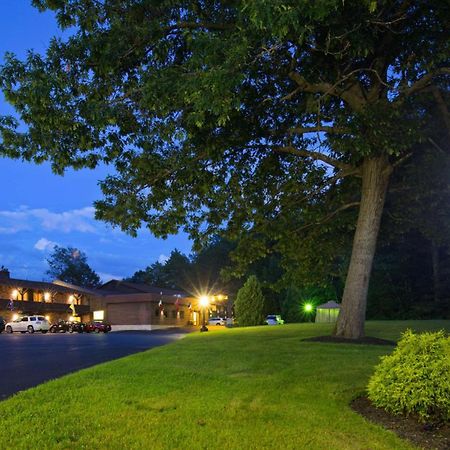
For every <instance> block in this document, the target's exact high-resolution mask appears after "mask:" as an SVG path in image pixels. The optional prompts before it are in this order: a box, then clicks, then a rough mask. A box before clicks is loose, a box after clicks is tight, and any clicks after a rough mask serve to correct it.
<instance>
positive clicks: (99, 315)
mask: <svg viewBox="0 0 450 450" xmlns="http://www.w3.org/2000/svg"><path fill="white" fill-rule="evenodd" d="M104 318H105V311H94V320H103V319H104Z"/></svg>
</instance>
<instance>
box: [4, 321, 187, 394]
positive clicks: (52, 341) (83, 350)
mask: <svg viewBox="0 0 450 450" xmlns="http://www.w3.org/2000/svg"><path fill="white" fill-rule="evenodd" d="M185 334H186V331H183V330H180V329H172V330H164V331H153V332H117V333H107V334H104V333H100V334H78V333H74V334H68V333H64V334H63V333H58V334H51V333H47V334H41V333H34V334H28V333H27V334H21V333H14V334H6V333H1V334H0V367H1V372H2V376H1V378H0V400H2V399H4V398H6V397H9V396H10V395H12V394H14V393H16V392H18V391H21V390H23V389H27V388H30V387H32V386H36V385H38V384H40V383H43V382H44V381H47V380H50V379H52V378H57V377H60V376H62V375H65V374H67V373H70V372H74V371H77V370H79V369H83V368H86V367H90V366H93V365H95V364H99V363H102V362H105V361H109V360H111V359H116V358H121V357H123V356H126V355H130V354H133V353H137V352H141V351H144V350H148V349H149V348H153V347H157V346H160V345H164V344H167V343H169V342H172V341H174V340H177V339H180V338H182V337H183V336H184V335H185Z"/></svg>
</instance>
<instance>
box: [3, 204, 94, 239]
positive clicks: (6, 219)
mask: <svg viewBox="0 0 450 450" xmlns="http://www.w3.org/2000/svg"><path fill="white" fill-rule="evenodd" d="M94 213H95V209H94V208H93V207H92V206H87V207H85V208H81V209H72V210H69V211H63V212H59V213H57V212H52V211H49V210H48V209H46V208H35V209H29V208H28V207H26V206H21V207H20V208H19V209H18V210H16V211H0V234H14V233H18V232H19V231H23V230H30V229H32V227H33V226H34V225H35V223H36V221H38V222H39V224H40V226H41V227H42V228H43V229H44V230H48V231H52V230H58V231H60V232H63V233H71V232H73V231H78V232H81V233H97V229H96V227H95V226H94V220H95V219H94Z"/></svg>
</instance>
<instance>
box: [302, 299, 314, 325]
mask: <svg viewBox="0 0 450 450" xmlns="http://www.w3.org/2000/svg"><path fill="white" fill-rule="evenodd" d="M313 309H314V305H313V304H312V303H304V305H303V311H305V314H306V316H307V317H308V322H311V314H312V312H313Z"/></svg>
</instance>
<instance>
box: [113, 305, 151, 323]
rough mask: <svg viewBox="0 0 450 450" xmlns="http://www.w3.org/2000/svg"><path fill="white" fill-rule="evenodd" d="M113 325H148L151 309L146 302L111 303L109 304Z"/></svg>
mask: <svg viewBox="0 0 450 450" xmlns="http://www.w3.org/2000/svg"><path fill="white" fill-rule="evenodd" d="M107 314H108V318H107V319H108V321H109V322H110V323H111V324H112V325H148V324H149V323H150V320H149V311H148V308H147V305H146V304H145V303H111V304H109V305H108V306H107Z"/></svg>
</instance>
